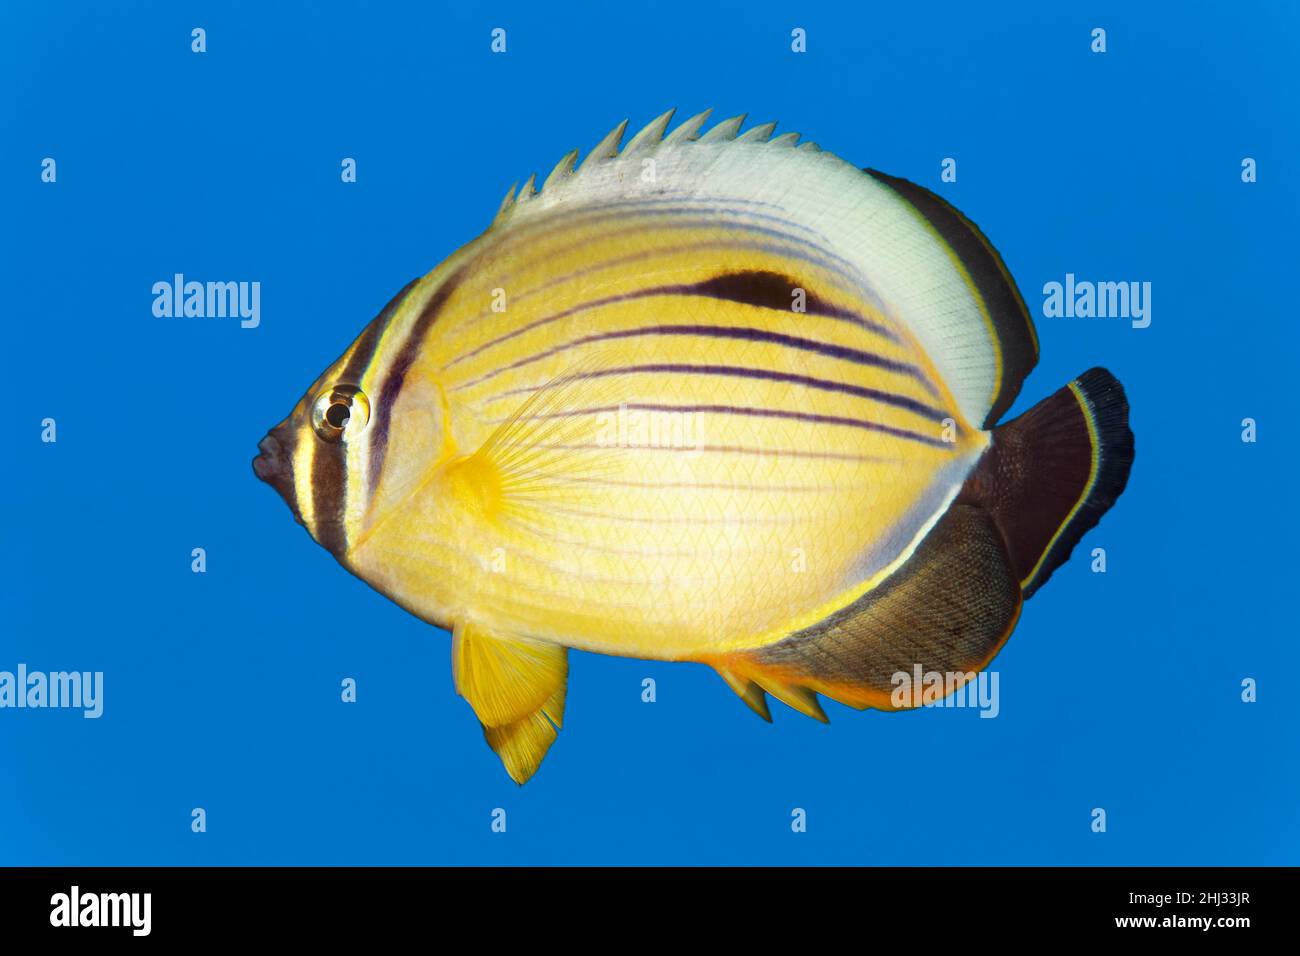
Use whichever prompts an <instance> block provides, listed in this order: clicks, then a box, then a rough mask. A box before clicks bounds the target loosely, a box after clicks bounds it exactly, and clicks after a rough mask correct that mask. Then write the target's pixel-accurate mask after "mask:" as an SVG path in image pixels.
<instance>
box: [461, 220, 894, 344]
mask: <svg viewBox="0 0 1300 956" xmlns="http://www.w3.org/2000/svg"><path fill="white" fill-rule="evenodd" d="M787 238H792V237H787ZM774 253H775V254H776V255H783V256H790V257H796V258H797V256H796V255H795V253H794V252H792V251H789V250H779V249H778V250H774ZM655 254H656V255H657V254H659V252H658V251H656V252H655ZM817 264H820V263H817ZM795 289H802V290H803V291H804V295H805V299H804V310H803V312H795V311H794V309H793V304H794V290H795ZM528 294H529V293H528V292H525V293H524V295H525V296H526V295H528ZM671 295H680V296H696V297H701V298H710V299H721V300H725V301H730V302H738V303H740V304H742V305H752V306H754V307H756V308H763V309H772V310H773V311H777V312H787V313H790V314H792V315H802V314H808V315H818V316H822V317H825V318H830V319H836V320H838V321H840V322H847V323H849V324H850V325H855V326H857V327H858V328H861V329H863V330H865V331H867V332H871V333H873V334H875V335H880V336H883V337H884V338H887V339H889V340H890V341H891V342H897V341H898V340H899V339H898V334H897V333H896V332H894V330H893V329H890V328H888V327H887V326H885V325H883V324H881V323H880V322H877V321H875V320H874V319H870V318H867V317H866V316H863V315H860V314H859V313H857V312H854V311H853V310H852V309H846V308H843V307H841V306H837V305H835V304H834V303H832V302H828V301H827V300H825V299H824V298H822V297H821V296H819V295H817V293H816V292H814V291H812V290H811V289H809V287H808V283H805V282H801V281H799V280H797V279H792V278H788V277H786V276H782V275H779V274H777V273H775V272H770V271H767V270H742V271H736V272H724V273H722V274H720V275H716V276H713V277H711V278H709V279H705V280H703V281H701V282H694V283H673V284H669V285H660V286H652V287H650V288H647V289H638V290H637V291H635V292H624V293H620V294H618V295H609V296H603V297H601V298H599V299H593V300H591V301H590V302H581V303H579V304H577V305H573V306H570V307H569V308H567V309H562V310H561V311H559V312H556V313H553V314H551V315H547V316H543V317H542V318H540V319H535V320H533V321H532V322H529V323H528V324H527V325H522V326H520V327H519V328H517V329H513V330H511V331H509V332H505V333H503V334H501V335H498V336H497V337H496V338H494V339H490V340H488V341H487V342H484V343H483V344H482V345H478V346H475V347H474V348H472V349H470V350H469V351H467V352H464V353H462V354H461V355H458V356H456V358H454V359H452V360H451V361H450V362H448V363H447V364H446V365H445V366H444V370H446V369H449V368H452V367H453V366H456V365H459V364H460V363H461V362H465V361H468V360H469V359H472V358H474V356H476V355H479V354H480V353H482V352H485V351H487V350H488V349H490V348H492V347H494V346H497V345H500V344H502V343H503V342H508V341H510V340H511V339H514V338H517V337H518V336H520V335H523V334H524V333H526V332H531V331H532V330H534V329H538V328H541V327H542V326H545V325H550V324H551V323H553V322H558V321H560V320H561V319H566V318H568V317H569V316H571V315H576V314H578V313H580V312H587V311H590V310H592V309H599V308H602V307H604V306H607V305H614V304H616V303H619V302H631V301H635V300H637V299H646V298H652V297H655V296H671Z"/></svg>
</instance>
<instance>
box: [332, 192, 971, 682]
mask: <svg viewBox="0 0 1300 956" xmlns="http://www.w3.org/2000/svg"><path fill="white" fill-rule="evenodd" d="M676 218H679V219H680V224H678V223H674V221H673V219H674V217H671V216H662V215H657V216H655V217H653V218H651V217H639V216H637V215H636V214H635V213H627V212H624V213H620V215H618V216H617V217H616V218H611V217H608V216H602V215H600V214H599V213H587V214H573V215H571V216H568V217H565V218H562V219H561V220H560V222H559V223H558V224H557V223H554V222H550V221H548V225H549V228H547V229H545V230H542V229H539V228H533V229H528V228H523V229H519V230H517V231H511V230H506V231H502V232H495V231H494V232H491V233H489V234H487V235H486V236H485V237H483V238H481V239H480V240H478V242H477V243H475V244H474V245H473V246H471V247H469V248H467V249H466V250H465V251H464V252H463V254H462V255H463V257H464V259H463V260H461V261H468V262H470V263H471V265H470V267H469V269H468V270H467V272H466V274H465V278H464V279H463V280H462V281H460V282H459V283H458V284H457V286H456V289H455V291H454V292H453V293H452V294H451V296H450V298H449V299H448V300H447V301H446V303H445V304H444V305H443V307H442V309H441V312H440V314H439V317H438V319H437V321H436V322H435V323H434V324H433V325H432V327H431V329H430V330H429V333H428V336H427V338H426V340H425V342H424V345H423V346H422V348H421V350H420V354H419V358H418V359H417V361H416V363H415V365H414V366H413V367H412V368H411V370H410V371H409V372H408V374H407V378H406V382H407V384H406V386H405V388H406V389H407V390H409V391H407V394H406V395H404V397H403V398H402V399H401V401H402V402H403V403H404V405H399V407H398V408H397V409H395V413H394V418H393V421H394V425H393V427H394V428H395V429H396V430H395V432H394V435H393V438H392V439H390V443H391V442H394V441H395V442H396V443H397V444H396V445H395V446H393V447H396V448H403V447H408V446H414V447H424V446H428V445H429V444H430V442H433V444H434V445H436V446H437V447H438V448H439V454H438V458H437V460H436V461H435V462H433V463H431V462H430V461H429V460H428V458H427V457H426V456H425V455H424V454H419V455H415V456H413V457H411V458H409V459H408V458H404V457H401V456H398V457H393V456H391V455H390V456H389V458H388V460H387V461H386V464H385V472H384V474H383V476H382V478H381V481H380V483H379V486H378V489H377V491H376V493H375V495H374V497H373V499H372V504H371V506H370V508H369V509H368V511H367V513H366V514H364V515H363V516H362V517H361V518H360V521H359V526H358V527H359V532H358V533H357V534H356V536H355V538H354V543H353V544H352V546H351V548H350V550H349V552H348V561H349V562H350V564H351V565H352V566H353V567H354V568H355V569H356V571H357V573H359V574H360V575H361V576H362V577H364V578H366V579H367V580H369V581H371V582H372V583H375V584H376V585H377V586H378V587H380V588H381V589H382V590H384V591H385V592H386V593H388V594H391V595H394V596H395V597H397V598H398V599H399V600H400V601H401V602H402V603H403V604H404V605H406V606H408V607H410V608H412V609H413V610H415V611H416V612H417V613H420V614H422V615H424V616H426V617H427V618H429V619H431V620H437V621H440V622H443V623H451V624H453V625H454V624H456V623H460V622H465V621H473V622H475V623H478V624H482V625H484V626H486V627H488V628H490V629H492V630H493V631H496V632H498V633H510V634H518V635H523V636H528V637H532V638H540V639H543V640H548V641H554V642H557V643H561V644H565V645H569V646H573V647H579V648H583V649H586V650H594V651H600V652H603V653H611V654H623V655H632V656H638V657H649V658H660V659H679V658H689V657H691V656H693V655H699V654H703V653H712V652H718V651H722V650H730V649H738V648H745V647H755V646H760V645H762V644H764V643H768V642H770V641H772V640H775V639H777V638H779V637H782V636H784V635H785V634H787V633H789V632H790V630H792V629H793V628H794V627H797V626H799V625H800V623H801V622H804V623H811V622H812V620H814V619H816V618H818V617H820V616H824V615H825V614H826V613H828V612H829V611H830V610H833V609H834V608H835V607H836V606H839V605H842V604H843V603H845V602H847V601H848V600H851V599H852V597H855V596H856V595H857V594H859V593H861V591H862V590H863V588H865V587H867V586H869V582H870V581H871V579H872V578H873V577H874V576H875V575H876V574H877V573H878V572H880V571H882V569H885V568H887V567H888V566H889V565H890V563H891V562H893V561H894V560H895V559H896V558H898V556H899V555H900V553H902V552H903V551H904V549H905V546H906V545H907V544H909V543H910V542H911V541H912V539H913V538H914V537H915V536H916V534H917V533H918V532H919V531H920V530H921V529H922V528H923V526H924V525H925V523H926V521H928V520H929V519H930V518H931V517H933V515H934V514H935V513H936V511H937V510H938V509H939V507H940V506H941V505H943V504H946V501H944V497H945V493H946V492H949V491H951V490H953V489H954V488H955V487H956V485H957V484H960V480H961V478H962V477H964V475H965V471H966V470H967V469H968V468H969V465H970V462H971V461H972V460H973V458H974V457H975V456H977V455H978V454H979V452H980V451H982V450H983V447H984V445H985V443H986V441H987V437H986V435H985V434H984V433H983V432H980V431H978V430H977V429H975V428H972V426H971V425H970V423H969V422H966V421H964V420H962V418H961V416H960V412H958V411H957V410H956V407H955V403H954V402H953V400H952V398H951V396H950V395H948V394H947V393H946V389H945V386H944V384H943V382H942V381H941V380H940V379H939V378H938V376H937V375H936V374H935V373H934V370H933V367H932V366H931V365H930V363H929V361H928V359H927V357H926V355H925V353H924V352H923V351H922V350H921V349H920V347H919V346H918V345H917V343H916V342H915V341H914V339H913V338H912V336H911V335H910V333H909V332H908V329H907V327H906V326H905V325H903V324H902V323H898V322H892V321H891V320H890V319H889V317H887V316H884V315H880V314H879V313H878V312H874V311H873V310H872V308H871V306H870V305H869V304H868V303H866V302H864V301H863V300H862V298H861V296H860V295H856V294H855V293H854V291H853V290H852V289H848V288H844V285H845V283H844V281H843V279H841V278H840V277H839V276H837V275H835V274H834V273H831V272H829V271H827V270H822V269H818V268H816V267H812V266H809V265H808V264H807V263H802V262H800V263H798V266H799V275H800V277H801V280H800V281H802V282H804V283H805V285H806V286H807V289H805V292H806V293H813V294H815V296H816V298H817V299H819V300H822V301H826V302H830V303H833V304H835V305H839V306H843V307H845V309H846V310H852V311H854V312H857V313H860V314H863V315H868V316H870V318H871V319H872V320H873V321H875V322H877V323H879V324H880V325H881V326H883V327H885V328H888V329H890V330H891V331H893V332H894V333H895V335H896V336H897V340H896V341H895V340H890V339H889V338H887V337H885V336H882V335H880V334H878V333H876V332H874V331H871V330H869V329H865V328H862V327H859V326H858V325H854V324H850V323H848V322H844V321H837V320H836V319H834V318H830V317H826V316H822V315H812V314H809V313H807V312H802V313H801V312H795V311H791V310H786V311H779V310H776V309H771V308H763V307H759V306H755V305H748V304H741V303H737V302H734V301H726V300H719V299H714V298H707V297H700V296H692V295H671V294H666V295H655V296H653V297H644V298H630V299H626V300H619V301H607V300H613V299H616V298H617V297H619V296H622V295H626V294H628V293H636V292H638V291H639V290H642V289H644V288H646V286H647V283H653V284H654V285H655V286H689V285H691V284H692V283H698V282H701V281H703V280H706V279H708V278H710V277H711V276H713V275H715V274H717V273H718V272H719V271H727V272H742V271H764V272H772V273H781V274H788V273H790V272H792V271H793V268H794V266H793V265H792V262H791V259H790V257H789V256H788V255H784V254H783V250H786V249H797V248H798V245H797V244H796V243H792V242H784V241H777V240H772V241H770V242H767V243H766V245H767V246H768V248H764V249H761V250H759V249H754V250H749V249H743V248H737V246H738V241H737V240H738V236H743V235H744V233H743V232H741V231H740V230H739V229H729V228H728V226H727V225H726V223H725V222H723V223H719V224H718V225H716V226H713V227H707V228H700V227H699V226H698V220H699V216H698V215H691V214H686V213H682V214H679V215H678V217H676ZM628 259H635V261H636V262H637V268H636V270H635V271H633V270H630V269H629V268H628V267H627V266H626V265H624V264H622V263H625V262H626V261H627V260H628ZM458 267H460V262H457V263H456V264H454V265H453V266H451V268H449V267H447V266H444V267H443V271H444V273H445V272H448V271H452V270H454V269H455V268H458ZM445 281H446V275H445V274H444V275H443V276H438V275H437V274H435V275H434V276H432V277H430V278H428V279H426V280H425V284H426V285H427V287H428V290H429V292H428V294H432V291H433V290H435V289H437V288H438V287H439V285H440V284H441V282H445ZM494 290H502V291H501V292H496V293H494ZM423 301H424V300H423V299H422V298H421V296H420V295H418V294H416V295H412V296H411V297H410V300H409V303H408V305H407V306H406V308H407V309H408V310H410V311H411V312H412V313H414V312H417V311H418V310H419V309H420V308H421V306H422V304H423ZM593 301H596V302H606V304H602V305H596V306H590V305H589V303H592V302H593ZM494 303H496V304H497V305H498V307H503V308H504V311H499V312H497V311H493V305H494ZM584 306H587V307H585V308H584ZM566 313H568V314H567V315H566ZM557 315H561V316H563V317H562V318H559V319H553V318H552V317H554V316H557ZM399 324H400V323H399ZM666 324H667V325H677V326H690V325H707V326H719V327H726V328H736V329H741V328H746V329H752V328H756V329H761V330H767V331H772V332H775V333H778V334H783V335H789V336H799V337H809V338H813V339H815V340H817V341H819V342H826V343H830V344H833V345H842V346H845V347H848V348H854V349H859V350H863V351H868V352H870V353H872V354H876V355H880V356H881V357H883V358H885V359H888V360H891V361H896V362H898V363H907V364H909V365H912V366H915V367H916V368H918V369H920V370H921V371H922V373H923V378H919V377H916V376H911V375H904V374H899V373H898V372H894V371H890V370H888V369H883V368H876V367H863V366H861V365H860V364H856V363H854V362H851V361H846V360H844V359H840V358H834V357H828V356H825V355H821V354H816V353H813V352H809V351H802V350H796V349H792V348H790V347H788V346H786V345H781V344H773V343H768V342H746V341H737V340H734V339H726V338H714V337H707V336H689V335H655V334H647V335H629V336H627V337H623V338H616V339H600V338H599V336H600V334H601V333H605V332H613V331H616V330H617V331H639V330H645V329H650V328H657V327H660V326H663V325H666ZM584 339H594V341H589V342H586V343H585V344H578V345H574V344H573V343H579V342H582V341H583V340H584ZM489 343H495V344H490V345H489ZM550 350H555V351H554V354H550V355H548V354H546V353H547V352H548V351H550ZM519 363H523V364H519ZM515 365H518V367H512V366H515ZM646 365H681V366H694V367H697V368H699V367H710V366H738V367H743V368H756V369H765V370H774V371H777V372H780V373H784V374H786V375H789V376H803V377H807V378H811V379H817V380H819V381H824V382H828V383H838V382H842V381H849V382H852V383H854V384H856V385H859V386H862V387H865V388H873V389H878V390H880V391H882V392H887V393H891V394H898V395H901V396H905V397H908V398H912V399H915V400H917V401H918V402H923V403H926V404H929V405H932V406H934V407H936V408H941V409H943V410H944V411H945V412H946V413H947V414H946V416H945V417H947V418H949V419H950V421H949V422H948V423H947V424H945V421H944V420H943V418H934V417H927V416H926V415H924V414H919V413H917V412H915V411H912V410H909V409H904V408H899V407H895V406H891V405H888V404H883V403H881V402H878V401H873V400H870V399H867V398H863V397H859V396H856V395H846V394H843V393H837V392H835V391H829V390H826V389H818V388H810V387H806V386H803V385H797V384H790V382H789V381H780V380H777V381H773V380H761V379H746V378H735V377H729V376H725V375H712V374H700V373H685V374H681V373H667V372H653V371H651V372H639V373H626V374H613V372H614V371H615V370H619V369H628V368H634V367H640V366H646ZM575 369H578V370H580V372H579V374H587V375H588V376H589V377H587V378H583V379H576V380H565V376H567V375H570V374H572V373H573V372H574V370H575ZM591 373H601V374H595V375H593V374H591ZM552 383H555V384H552ZM368 384H369V383H364V382H363V388H364V387H367V385H368ZM548 389H549V390H550V391H551V392H553V393H554V395H553V396H552V398H553V399H558V402H557V401H554V400H553V401H551V402H550V403H549V404H546V409H548V410H549V411H550V412H551V413H553V417H551V418H543V417H539V418H535V419H529V418H528V417H527V416H529V415H530V414H536V411H535V410H534V409H530V408H523V406H524V405H525V403H526V402H527V401H529V399H530V398H531V397H532V396H534V395H535V394H538V395H540V396H541V397H540V398H539V399H538V401H539V402H545V401H546V398H547V396H546V392H547V391H548ZM374 390H375V389H374V387H373V385H370V387H369V388H368V391H371V392H372V393H373V392H374ZM435 403H436V404H437V405H439V406H441V407H442V408H443V411H442V413H441V414H440V415H439V416H438V425H440V426H441V427H442V428H443V429H444V430H445V434H444V435H443V436H441V437H439V436H435V435H432V434H430V433H429V431H430V428H431V422H432V418H431V416H430V415H429V414H428V411H427V409H428V406H430V405H431V404H435ZM720 405H722V406H727V407H728V408H736V409H739V408H744V409H775V410H779V411H781V412H788V413H793V415H797V416H804V417H793V416H792V417H780V418H777V417H760V416H757V415H748V414H739V413H735V412H722V411H708V410H699V409H703V408H713V407H716V406H720ZM408 406H409V414H408ZM644 406H655V407H656V409H661V410H656V411H649V410H645V409H644ZM521 408H522V409H523V411H522V416H523V417H522V418H521V419H520V420H519V421H517V422H516V423H515V428H514V433H513V434H511V436H510V442H509V444H510V449H514V450H519V449H525V450H526V452H527V454H526V455H524V456H523V458H524V460H523V461H516V460H515V459H514V458H512V457H511V455H510V454H509V451H510V449H495V450H494V451H493V453H491V454H486V455H484V454H476V452H478V451H479V450H480V449H481V448H482V447H483V446H484V445H485V443H487V442H488V440H489V437H490V436H492V435H493V433H494V432H496V431H497V430H498V429H501V428H502V426H503V421H504V420H505V419H507V418H509V417H510V416H512V415H516V414H519V413H520V410H521ZM586 409H598V410H599V411H592V412H589V413H584V414H574V413H577V412H580V411H583V410H586ZM620 409H622V411H620ZM666 409H672V411H667V410H666ZM678 409H684V411H677V410H678ZM544 413H545V412H544ZM570 415H572V416H573V417H571V418H570V417H567V416H570ZM561 416H565V417H561ZM811 416H822V417H823V418H822V419H814V418H812V417H811ZM830 418H843V419H852V420H862V421H867V422H871V423H877V424H881V425H885V426H889V427H893V428H897V429H900V430H907V431H909V432H915V433H918V434H922V435H925V436H927V437H929V438H932V439H933V440H934V441H935V442H936V444H934V445H930V444H924V443H922V442H919V441H916V440H912V439H909V438H900V437H894V436H892V435H890V434H888V433H885V432H880V431H872V430H867V429H864V428H860V427H856V426H853V425H848V424H828V423H827V422H826V421H825V420H824V419H830ZM945 434H946V435H947V437H949V438H951V441H944V438H945ZM555 446H561V447H555ZM521 473H522V475H521ZM945 474H946V475H947V482H946V483H945V482H944V481H943V480H942V478H943V476H944V475H945ZM521 477H522V479H523V482H524V486H523V487H516V486H515V485H514V484H512V482H515V481H517V480H518V479H520V478H521Z"/></svg>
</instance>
